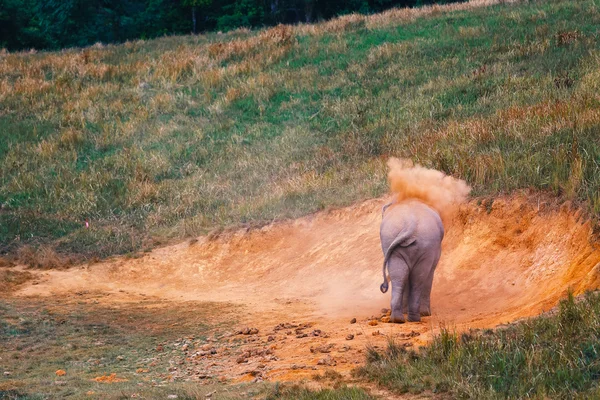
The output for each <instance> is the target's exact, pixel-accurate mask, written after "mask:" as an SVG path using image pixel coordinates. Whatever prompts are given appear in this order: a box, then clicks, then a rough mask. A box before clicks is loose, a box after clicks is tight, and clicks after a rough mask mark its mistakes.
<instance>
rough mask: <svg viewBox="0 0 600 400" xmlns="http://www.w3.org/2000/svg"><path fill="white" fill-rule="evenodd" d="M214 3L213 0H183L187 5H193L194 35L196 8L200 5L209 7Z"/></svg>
mask: <svg viewBox="0 0 600 400" xmlns="http://www.w3.org/2000/svg"><path fill="white" fill-rule="evenodd" d="M211 3H212V0H183V5H184V6H187V7H192V26H193V28H192V32H194V35H195V34H196V27H197V23H196V21H197V20H196V10H197V9H198V7H201V8H202V7H207V6H209V5H210V4H211Z"/></svg>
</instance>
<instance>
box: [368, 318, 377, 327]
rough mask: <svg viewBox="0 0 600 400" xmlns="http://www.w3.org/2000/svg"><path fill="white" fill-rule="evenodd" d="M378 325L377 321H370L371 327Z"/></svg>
mask: <svg viewBox="0 0 600 400" xmlns="http://www.w3.org/2000/svg"><path fill="white" fill-rule="evenodd" d="M377 324H378V322H377V320H376V319H372V320H370V321H369V325H371V326H376V325H377Z"/></svg>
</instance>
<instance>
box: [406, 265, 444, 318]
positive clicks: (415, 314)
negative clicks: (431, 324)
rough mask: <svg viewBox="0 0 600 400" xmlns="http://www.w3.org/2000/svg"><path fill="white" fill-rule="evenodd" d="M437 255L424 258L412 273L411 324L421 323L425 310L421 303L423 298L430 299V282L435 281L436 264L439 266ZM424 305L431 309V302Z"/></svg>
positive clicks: (410, 295) (409, 308)
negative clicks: (434, 269)
mask: <svg viewBox="0 0 600 400" xmlns="http://www.w3.org/2000/svg"><path fill="white" fill-rule="evenodd" d="M437 258H438V257H437V255H435V254H434V255H433V256H425V257H423V258H422V259H421V260H420V261H419V262H418V263H417V264H416V265H415V266H414V267H413V269H412V271H411V272H410V293H409V297H408V320H409V321H410V322H419V321H421V315H422V314H421V312H422V311H429V310H423V308H422V307H421V301H422V298H423V296H426V297H429V292H430V291H431V284H430V280H433V268H434V267H435V265H434V264H437ZM426 303H427V304H423V306H426V307H427V308H429V307H428V306H429V301H427V302H426Z"/></svg>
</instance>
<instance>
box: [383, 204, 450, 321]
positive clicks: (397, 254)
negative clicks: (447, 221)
mask: <svg viewBox="0 0 600 400" xmlns="http://www.w3.org/2000/svg"><path fill="white" fill-rule="evenodd" d="M379 233H380V236H381V247H382V249H383V254H384V256H385V257H384V261H383V283H382V284H381V291H382V292H383V293H385V292H387V290H388V278H387V277H386V267H387V269H388V271H389V280H391V282H392V303H391V309H392V315H391V319H390V320H391V322H399V323H403V322H405V319H404V312H405V311H406V310H407V309H408V320H409V321H410V322H418V321H420V320H421V316H428V315H431V309H430V295H431V285H432V283H433V273H434V271H435V268H436V266H437V264H438V261H439V259H440V254H441V251H442V239H443V237H444V226H443V225H442V220H441V218H440V216H439V214H438V213H437V212H436V211H435V210H434V209H432V208H431V207H429V206H427V205H426V204H424V203H422V202H420V201H418V200H414V199H410V200H404V201H402V202H392V203H388V204H386V205H385V206H384V207H383V210H382V221H381V229H380V232H379Z"/></svg>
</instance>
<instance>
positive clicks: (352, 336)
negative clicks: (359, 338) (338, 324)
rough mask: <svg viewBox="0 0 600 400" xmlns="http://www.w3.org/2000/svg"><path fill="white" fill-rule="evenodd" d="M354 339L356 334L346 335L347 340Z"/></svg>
mask: <svg viewBox="0 0 600 400" xmlns="http://www.w3.org/2000/svg"><path fill="white" fill-rule="evenodd" d="M352 339H354V335H353V334H351V333H350V334H349V335H348V336H346V340H352Z"/></svg>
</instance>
